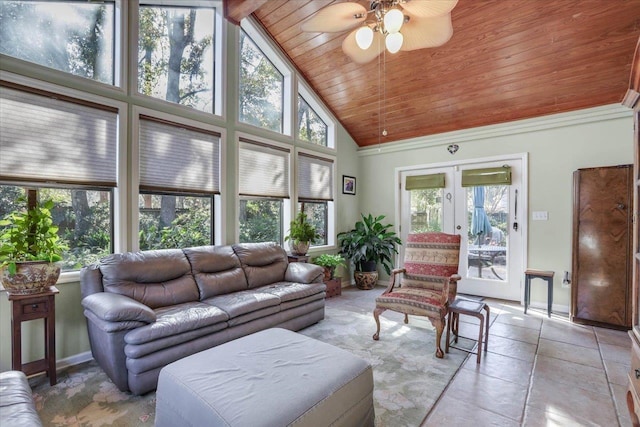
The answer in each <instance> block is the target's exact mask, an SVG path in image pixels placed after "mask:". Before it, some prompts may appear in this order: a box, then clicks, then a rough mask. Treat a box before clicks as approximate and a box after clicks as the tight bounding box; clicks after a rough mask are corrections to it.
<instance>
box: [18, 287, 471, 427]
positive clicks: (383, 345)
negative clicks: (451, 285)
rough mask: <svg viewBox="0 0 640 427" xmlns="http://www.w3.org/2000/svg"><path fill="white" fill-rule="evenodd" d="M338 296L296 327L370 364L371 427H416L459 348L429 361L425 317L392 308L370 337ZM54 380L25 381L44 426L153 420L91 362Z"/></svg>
mask: <svg viewBox="0 0 640 427" xmlns="http://www.w3.org/2000/svg"><path fill="white" fill-rule="evenodd" d="M356 292H358V293H360V294H359V297H360V298H359V299H360V301H362V299H368V298H371V297H372V296H373V297H375V295H373V294H372V293H373V292H375V291H356ZM361 292H364V294H362V293H361ZM378 293H379V292H378ZM365 294H368V295H366V296H365ZM354 295H356V296H358V294H354ZM363 296H364V297H365V298H362V297H363ZM340 299H341V298H332V299H331V300H328V301H327V308H326V317H325V320H323V321H322V322H319V323H317V324H315V325H313V326H311V327H309V328H306V329H304V330H302V331H300V333H302V334H304V335H307V336H309V337H312V338H316V339H318V340H320V341H324V342H327V343H330V344H333V345H335V346H337V347H340V348H343V349H346V350H349V351H351V352H352V353H354V354H356V355H358V356H360V357H362V358H364V359H366V360H368V361H369V362H370V363H371V364H372V365H373V371H374V387H375V389H374V400H375V412H376V426H379V427H387V426H393V427H399V426H412V427H417V426H419V425H420V424H421V423H422V422H423V420H424V419H425V417H426V416H427V414H428V412H429V410H430V409H431V408H432V406H433V405H434V404H435V402H436V401H437V399H438V397H439V396H440V394H441V393H442V392H443V391H444V389H445V387H446V386H447V384H448V383H449V381H450V380H451V378H452V377H453V375H455V373H456V372H457V370H458V369H459V368H460V366H461V364H462V362H463V361H464V360H465V358H466V357H467V353H465V352H462V351H459V350H455V349H452V350H451V352H450V353H448V354H446V355H445V358H444V359H437V358H436V357H435V355H434V354H435V344H434V342H435V332H434V330H433V328H431V325H430V323H429V322H428V321H427V320H423V319H419V318H416V317H411V318H410V323H409V325H405V324H404V323H403V321H402V319H403V316H402V315H400V314H399V313H393V312H385V313H384V314H383V315H382V316H381V324H382V327H381V331H380V340H379V341H373V340H372V338H371V336H372V335H373V333H374V332H375V322H374V320H373V316H372V315H371V314H366V313H365V310H363V309H358V308H357V307H356V308H354V307H353V306H351V307H349V308H347V307H348V306H349V296H348V295H347V296H346V298H344V297H343V298H342V301H341V302H340V303H338V300H340ZM332 300H333V301H334V302H332ZM369 307H371V306H369ZM472 344H473V342H472V341H469V340H464V339H461V342H459V343H458V345H462V346H464V347H467V348H470V347H471V345H472ZM442 346H443V348H444V337H443V343H442ZM336 363H339V361H336ZM58 380H59V382H58V384H57V385H55V386H53V387H50V386H49V383H48V380H47V379H46V378H44V377H37V378H34V379H31V385H32V387H33V392H34V399H35V401H36V405H37V409H38V412H39V414H40V417H41V418H42V421H43V423H44V425H46V426H103V425H109V426H127V427H129V426H153V424H154V419H155V393H148V394H146V395H144V396H133V395H130V394H128V393H122V392H120V391H119V390H118V389H117V388H116V387H115V386H114V385H113V383H111V381H110V380H109V379H108V378H107V376H106V375H105V374H104V372H102V370H101V369H100V368H99V367H98V366H97V364H96V363H95V362H93V361H91V362H87V363H84V364H80V365H77V366H73V367H70V368H68V369H66V370H65V371H63V372H59V374H58Z"/></svg>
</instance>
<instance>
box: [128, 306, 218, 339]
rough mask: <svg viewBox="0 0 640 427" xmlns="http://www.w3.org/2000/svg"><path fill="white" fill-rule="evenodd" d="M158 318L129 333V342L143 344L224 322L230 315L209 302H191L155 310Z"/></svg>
mask: <svg viewBox="0 0 640 427" xmlns="http://www.w3.org/2000/svg"><path fill="white" fill-rule="evenodd" d="M155 312H156V317H157V320H156V321H155V322H154V323H151V324H149V325H145V326H142V327H140V328H136V329H134V330H132V331H131V332H129V333H127V335H125V337H124V341H125V342H126V343H127V344H143V343H146V342H150V341H154V340H157V339H160V338H165V337H169V336H172V335H177V334H181V333H184V332H189V331H191V330H194V329H199V328H204V327H205V326H210V325H214V324H216V323H221V322H222V323H224V322H226V321H227V320H228V319H229V316H228V315H227V313H225V312H224V311H222V310H220V309H219V308H217V307H213V306H211V305H209V304H203V303H201V302H190V303H184V304H177V305H172V306H168V307H163V308H159V309H157V310H155Z"/></svg>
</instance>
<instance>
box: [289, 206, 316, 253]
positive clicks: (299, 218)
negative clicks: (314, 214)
mask: <svg viewBox="0 0 640 427" xmlns="http://www.w3.org/2000/svg"><path fill="white" fill-rule="evenodd" d="M320 237H322V236H320V234H318V232H317V231H316V229H315V227H314V226H313V225H312V224H311V223H310V222H309V221H308V220H307V214H305V213H304V212H298V215H296V217H295V219H294V220H293V221H291V223H290V224H289V234H287V236H286V237H285V238H284V240H289V241H290V244H291V252H292V253H293V254H295V255H306V253H307V251H308V250H309V245H311V243H312V242H313V241H314V240H316V239H318V238H320Z"/></svg>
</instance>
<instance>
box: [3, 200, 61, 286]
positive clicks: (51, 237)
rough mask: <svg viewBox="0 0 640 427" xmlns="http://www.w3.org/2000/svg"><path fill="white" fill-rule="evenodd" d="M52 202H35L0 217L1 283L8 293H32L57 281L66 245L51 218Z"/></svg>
mask: <svg viewBox="0 0 640 427" xmlns="http://www.w3.org/2000/svg"><path fill="white" fill-rule="evenodd" d="M51 208H53V202H52V201H51V200H47V201H44V202H41V203H37V204H36V205H35V206H34V207H31V208H30V209H28V210H24V211H16V212H11V213H9V214H7V215H6V216H5V217H4V218H3V219H2V220H0V282H1V283H2V286H4V288H5V289H6V290H7V291H8V292H11V293H15V294H33V293H39V292H42V291H44V290H45V289H46V288H48V287H50V286H53V285H55V284H56V281H57V280H58V277H59V276H60V267H59V266H58V265H56V264H55V262H57V261H60V260H61V259H62V256H61V255H62V252H63V251H64V250H65V249H66V248H67V247H66V245H65V244H64V242H63V241H62V240H61V239H60V237H59V236H58V234H57V233H58V227H56V226H55V225H54V224H53V220H52V219H51Z"/></svg>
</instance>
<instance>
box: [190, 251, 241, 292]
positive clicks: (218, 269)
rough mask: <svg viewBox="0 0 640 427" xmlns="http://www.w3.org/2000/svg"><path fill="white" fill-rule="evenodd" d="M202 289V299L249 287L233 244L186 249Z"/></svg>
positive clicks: (197, 281) (192, 269) (199, 287)
mask: <svg viewBox="0 0 640 427" xmlns="http://www.w3.org/2000/svg"><path fill="white" fill-rule="evenodd" d="M184 253H185V255H186V256H187V259H188V260H189V262H190V263H191V271H192V272H193V276H194V278H195V279H196V284H197V285H198V289H199V290H200V300H204V299H206V298H211V297H213V296H216V295H221V294H228V293H231V292H236V291H244V290H246V289H247V278H246V277H245V275H244V271H242V266H241V265H240V259H238V256H237V255H236V253H235V252H234V251H233V248H232V247H231V246H200V247H197V248H187V249H184Z"/></svg>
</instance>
